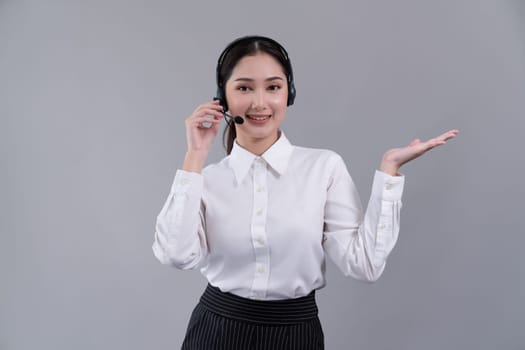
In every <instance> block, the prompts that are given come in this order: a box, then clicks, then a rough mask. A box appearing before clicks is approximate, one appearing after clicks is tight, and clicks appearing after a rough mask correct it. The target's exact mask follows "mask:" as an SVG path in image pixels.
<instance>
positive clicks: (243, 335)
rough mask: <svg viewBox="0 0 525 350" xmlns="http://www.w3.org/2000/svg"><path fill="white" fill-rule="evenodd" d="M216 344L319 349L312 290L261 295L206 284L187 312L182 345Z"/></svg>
mask: <svg viewBox="0 0 525 350" xmlns="http://www.w3.org/2000/svg"><path fill="white" fill-rule="evenodd" d="M264 306H267V307H266V308H264ZM219 349H220V350H270V349H271V350H323V349H324V335H323V330H322V328H321V323H320V321H319V318H318V316H317V305H316V303H315V292H312V293H311V294H310V295H308V296H306V297H302V298H298V299H289V300H270V301H262V300H252V299H248V298H242V297H239V296H237V295H234V294H231V293H223V292H221V291H220V290H219V289H218V288H216V287H213V286H211V285H208V287H207V288H206V291H205V292H204V294H203V295H202V297H201V300H200V302H199V303H198V304H197V306H196V307H195V309H194V310H193V313H192V315H191V317H190V321H189V324H188V330H187V332H186V337H185V339H184V342H183V344H182V348H181V350H219Z"/></svg>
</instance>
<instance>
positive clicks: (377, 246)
mask: <svg viewBox="0 0 525 350" xmlns="http://www.w3.org/2000/svg"><path fill="white" fill-rule="evenodd" d="M403 186H404V176H395V177H394V176H390V175H388V174H385V173H383V172H380V171H376V173H375V175H374V182H373V185H372V193H371V195H370V200H369V202H368V207H367V210H366V212H365V213H364V215H363V210H362V207H361V201H360V199H359V194H358V193H357V189H356V187H355V185H354V182H353V181H352V179H351V177H350V175H349V173H348V171H347V169H346V166H345V164H344V162H343V160H342V159H341V158H340V157H339V156H337V158H336V160H335V164H334V165H333V170H332V176H331V178H330V184H329V187H328V191H327V200H326V205H325V227H324V235H323V237H324V249H325V251H326V252H327V254H328V255H329V256H330V258H331V259H332V261H333V262H334V263H335V264H336V265H337V266H338V267H339V269H340V270H341V271H342V272H343V274H344V275H345V276H352V277H354V278H356V279H359V280H364V281H369V282H373V281H376V280H377V279H378V278H379V277H380V276H381V274H382V273H383V270H384V268H385V264H386V259H387V257H388V255H389V254H390V252H391V251H392V249H393V248H394V246H395V243H396V241H397V238H398V233H399V214H400V211H401V195H402V193H403Z"/></svg>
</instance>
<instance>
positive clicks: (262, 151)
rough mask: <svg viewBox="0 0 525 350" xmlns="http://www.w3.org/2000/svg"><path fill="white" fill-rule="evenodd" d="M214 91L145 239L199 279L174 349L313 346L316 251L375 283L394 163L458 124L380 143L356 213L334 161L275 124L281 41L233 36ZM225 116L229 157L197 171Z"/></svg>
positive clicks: (284, 75) (394, 194)
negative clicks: (387, 146) (394, 144)
mask: <svg viewBox="0 0 525 350" xmlns="http://www.w3.org/2000/svg"><path fill="white" fill-rule="evenodd" d="M217 88H218V90H217V95H218V96H217V99H215V100H213V101H209V102H205V103H203V104H201V105H200V106H198V107H197V108H196V109H195V111H194V112H193V113H192V114H191V115H190V116H189V117H188V118H187V119H186V138H187V147H188V148H187V152H186V156H185V159H184V164H183V166H182V169H179V170H178V171H177V173H176V175H175V179H174V182H173V185H172V187H171V191H170V194H169V196H168V198H167V200H166V202H165V204H164V206H163V208H162V210H161V212H160V214H159V216H158V218H157V224H156V232H155V242H154V244H153V251H154V253H155V256H156V257H157V258H158V259H159V260H160V262H162V263H163V264H171V265H174V266H175V267H177V268H180V269H195V268H200V270H201V273H202V274H203V275H204V276H205V277H206V278H207V280H208V282H209V284H208V286H207V288H206V290H205V291H204V293H203V295H202V297H201V299H200V301H199V303H198V304H197V306H196V307H195V309H194V311H193V313H192V315H191V318H190V320H189V325H188V329H187V332H186V337H185V339H184V342H183V345H182V349H206V350H211V349H242V350H246V349H272V350H279V349H298V350H299V349H300V350H308V349H323V348H324V339H323V331H322V328H321V324H320V322H319V318H318V309H317V305H316V302H315V291H316V290H317V289H320V288H323V287H324V286H325V276H324V275H325V256H326V255H328V256H329V257H330V258H331V259H332V260H333V261H334V263H335V264H336V265H337V266H338V267H339V268H340V269H341V271H342V272H343V274H345V275H349V276H352V277H354V278H358V279H362V280H366V281H375V280H377V278H379V276H380V275H381V274H382V272H383V270H384V268H385V263H386V259H387V257H388V255H389V253H390V252H391V250H392V249H393V247H394V245H395V243H396V241H397V237H398V232H399V213H400V209H401V194H402V192H403V185H404V177H403V176H402V175H400V174H399V173H398V170H399V168H400V167H401V166H402V165H403V164H405V163H406V162H408V161H410V160H412V159H414V158H416V157H418V156H420V155H422V154H424V153H425V152H426V151H428V150H430V149H432V148H434V147H436V146H439V145H443V144H444V143H445V142H446V141H447V140H448V139H450V138H453V137H454V136H456V135H457V133H458V131H457V130H451V131H449V132H447V133H444V134H443V135H441V136H438V137H436V138H433V139H430V140H428V141H426V142H420V141H419V140H417V139H416V140H414V141H412V142H411V143H410V144H409V145H408V146H406V147H401V148H393V149H391V150H389V151H387V152H386V153H385V154H384V156H383V159H382V160H381V165H380V168H379V170H377V171H376V172H375V175H374V182H373V185H372V193H371V196H370V200H369V203H368V207H367V210H366V212H365V213H364V214H363V210H362V207H361V203H360V200H359V196H358V193H357V190H356V187H355V185H354V183H353V182H352V179H351V177H350V175H349V173H348V171H347V169H346V166H345V163H344V161H343V160H342V158H341V157H340V156H339V155H338V154H337V153H335V152H333V151H328V150H320V149H313V148H305V147H298V146H294V145H292V144H291V143H290V141H288V139H287V138H286V136H285V134H284V132H283V131H282V130H281V128H280V126H281V123H282V121H283V120H284V117H285V114H286V109H287V107H288V106H289V105H292V104H293V102H294V98H295V86H294V81H293V73H292V66H291V63H290V60H289V57H288V54H287V53H286V51H285V49H284V48H283V47H282V46H281V45H279V44H278V43H277V42H275V41H274V40H272V39H270V38H266V37H259V36H250V37H243V38H240V39H237V40H235V41H234V42H232V43H231V44H230V45H228V46H227V47H226V49H225V50H224V51H223V53H222V54H221V56H220V58H219V62H218V64H217ZM226 111H229V113H225V112H226ZM232 116H237V117H236V118H235V122H233V121H232V119H233V118H232ZM225 117H228V125H227V128H226V129H225V143H226V148H227V153H228V156H226V157H225V158H224V159H223V160H221V161H220V162H218V163H216V164H212V165H209V166H207V167H206V168H204V169H203V167H204V163H205V162H206V159H207V156H208V153H209V151H210V148H211V147H212V144H213V141H214V139H215V137H216V136H217V134H218V132H219V125H220V123H221V122H222V120H223V119H224V118H225Z"/></svg>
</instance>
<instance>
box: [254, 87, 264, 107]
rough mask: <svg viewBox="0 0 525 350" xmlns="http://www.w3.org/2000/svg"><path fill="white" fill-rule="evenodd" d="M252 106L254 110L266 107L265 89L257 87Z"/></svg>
mask: <svg viewBox="0 0 525 350" xmlns="http://www.w3.org/2000/svg"><path fill="white" fill-rule="evenodd" d="M252 108H253V109H254V110H262V109H264V91H263V90H262V89H257V90H256V91H255V93H254V94H253V100H252Z"/></svg>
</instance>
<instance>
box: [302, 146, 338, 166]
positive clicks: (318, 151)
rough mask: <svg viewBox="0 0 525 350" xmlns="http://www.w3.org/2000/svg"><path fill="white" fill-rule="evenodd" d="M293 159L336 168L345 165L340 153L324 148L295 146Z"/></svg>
mask: <svg viewBox="0 0 525 350" xmlns="http://www.w3.org/2000/svg"><path fill="white" fill-rule="evenodd" d="M293 158H294V159H295V160H296V161H299V162H306V163H315V164H320V165H325V166H335V165H336V164H338V163H344V161H343V158H342V157H341V155H339V153H337V152H335V151H333V150H330V149H324V148H311V147H303V146H294V152H293Z"/></svg>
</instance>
